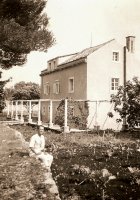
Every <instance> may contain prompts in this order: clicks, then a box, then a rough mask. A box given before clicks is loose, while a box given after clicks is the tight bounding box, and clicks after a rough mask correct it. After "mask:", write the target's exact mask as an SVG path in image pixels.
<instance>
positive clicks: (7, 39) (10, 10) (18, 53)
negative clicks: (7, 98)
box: [0, 0, 55, 69]
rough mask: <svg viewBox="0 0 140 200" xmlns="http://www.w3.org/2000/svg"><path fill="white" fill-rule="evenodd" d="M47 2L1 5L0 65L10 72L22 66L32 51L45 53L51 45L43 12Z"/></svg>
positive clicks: (13, 0) (19, 0) (16, 0)
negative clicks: (13, 68)
mask: <svg viewBox="0 0 140 200" xmlns="http://www.w3.org/2000/svg"><path fill="white" fill-rule="evenodd" d="M46 3H47V1H46V0H1V1H0V64H1V68H3V69H9V68H10V67H12V66H14V65H23V64H24V63H25V62H26V60H27V55H28V54H29V53H30V52H31V51H44V52H46V51H47V49H48V48H49V47H50V46H52V45H53V44H54V41H55V40H54V37H53V34H52V33H51V32H50V31H49V30H48V23H49V19H48V17H47V15H46V14H45V13H43V10H44V8H45V6H46Z"/></svg>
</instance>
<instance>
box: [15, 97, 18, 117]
mask: <svg viewBox="0 0 140 200" xmlns="http://www.w3.org/2000/svg"><path fill="white" fill-rule="evenodd" d="M15 106H16V107H15V111H16V115H15V120H19V118H18V101H16V105H15Z"/></svg>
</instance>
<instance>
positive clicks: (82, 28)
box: [3, 0, 140, 87]
mask: <svg viewBox="0 0 140 200" xmlns="http://www.w3.org/2000/svg"><path fill="white" fill-rule="evenodd" d="M45 11H46V12H47V15H48V17H49V18H50V21H49V27H48V28H49V30H51V31H52V33H53V34H54V37H55V39H56V44H55V45H54V46H53V47H51V48H49V49H48V52H47V53H43V52H42V53H41V52H32V53H30V54H29V55H28V61H27V63H26V64H25V65H23V66H22V67H21V66H20V67H18V66H16V67H15V66H14V67H13V68H12V69H10V70H8V71H4V72H3V78H4V79H6V78H9V77H12V81H11V82H10V83H8V85H7V87H10V86H13V85H14V84H15V83H17V82H20V81H25V82H29V81H31V82H35V83H39V84H40V82H41V80H40V76H39V74H40V73H41V71H42V70H44V69H46V68H47V61H48V60H49V59H52V58H53V57H57V56H61V55H65V54H69V53H75V52H78V51H81V50H83V49H85V48H88V47H90V46H95V45H98V44H101V43H103V42H106V41H108V40H111V39H114V38H115V39H116V40H117V41H118V42H119V43H120V44H123V45H125V37H126V36H129V35H132V36H135V37H136V39H135V50H136V56H137V58H138V59H140V0H48V2H47V6H46V9H45Z"/></svg>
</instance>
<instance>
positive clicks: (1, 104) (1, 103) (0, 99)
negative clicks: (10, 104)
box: [0, 71, 9, 113]
mask: <svg viewBox="0 0 140 200" xmlns="http://www.w3.org/2000/svg"><path fill="white" fill-rule="evenodd" d="M1 74H2V72H1V71H0V79H1ZM7 82H9V80H5V81H2V80H1V81H0V113H2V110H3V109H4V108H5V106H6V104H5V93H4V86H5V85H6V83H7Z"/></svg>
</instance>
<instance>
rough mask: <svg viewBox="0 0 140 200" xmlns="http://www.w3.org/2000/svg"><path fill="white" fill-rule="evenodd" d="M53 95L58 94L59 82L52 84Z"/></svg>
mask: <svg viewBox="0 0 140 200" xmlns="http://www.w3.org/2000/svg"><path fill="white" fill-rule="evenodd" d="M53 93H54V94H59V93H60V82H59V81H55V83H54V84H53Z"/></svg>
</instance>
